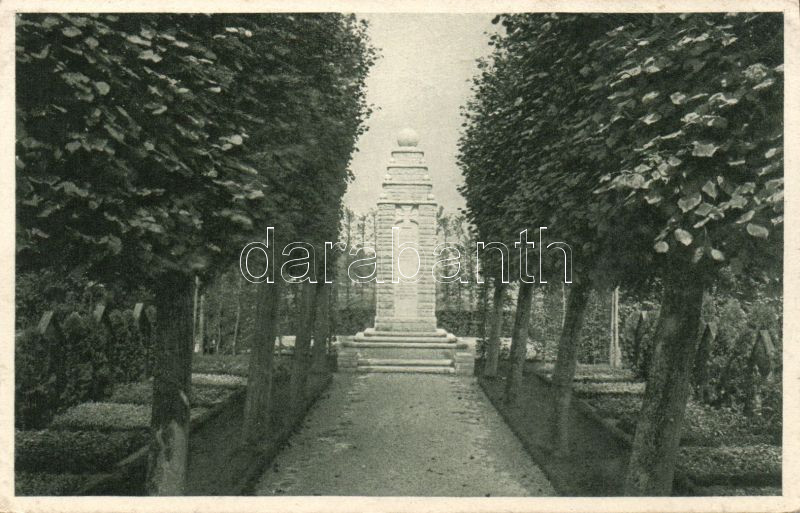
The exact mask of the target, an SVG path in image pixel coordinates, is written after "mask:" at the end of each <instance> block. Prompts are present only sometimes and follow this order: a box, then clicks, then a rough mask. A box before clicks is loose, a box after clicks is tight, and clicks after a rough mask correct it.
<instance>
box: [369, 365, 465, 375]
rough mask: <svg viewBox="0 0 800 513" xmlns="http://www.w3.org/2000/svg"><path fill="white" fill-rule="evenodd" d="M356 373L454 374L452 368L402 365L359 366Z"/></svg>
mask: <svg viewBox="0 0 800 513" xmlns="http://www.w3.org/2000/svg"><path fill="white" fill-rule="evenodd" d="M356 371H357V372H364V373H369V372H401V373H409V374H412V373H419V374H455V373H456V369H455V368H454V367H409V366H404V365H376V366H369V365H359V366H358V367H356Z"/></svg>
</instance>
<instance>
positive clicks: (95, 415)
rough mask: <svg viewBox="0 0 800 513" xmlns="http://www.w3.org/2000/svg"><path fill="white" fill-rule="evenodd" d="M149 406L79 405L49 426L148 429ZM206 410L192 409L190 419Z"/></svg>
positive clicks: (54, 427)
mask: <svg viewBox="0 0 800 513" xmlns="http://www.w3.org/2000/svg"><path fill="white" fill-rule="evenodd" d="M150 411H151V409H150V405H146V404H124V403H122V404H121V403H107V402H98V403H81V404H78V405H75V406H73V407H71V408H69V409H68V410H67V411H65V412H64V413H61V414H59V415H56V417H55V418H54V419H53V422H52V424H51V425H50V427H51V428H53V429H68V430H85V429H94V430H98V431H104V430H110V431H115V430H128V429H149V427H150ZM205 411H206V408H192V409H191V412H190V414H191V418H192V419H195V418H197V417H199V416H200V415H202V414H203V413H205Z"/></svg>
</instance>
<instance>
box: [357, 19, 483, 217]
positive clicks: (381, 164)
mask: <svg viewBox="0 0 800 513" xmlns="http://www.w3.org/2000/svg"><path fill="white" fill-rule="evenodd" d="M359 17H361V18H364V19H366V20H367V21H368V22H369V26H370V28H369V33H370V38H371V41H372V44H373V45H374V46H375V47H376V48H378V49H379V53H380V55H381V57H380V58H379V59H378V61H377V62H376V63H375V65H374V66H373V68H372V70H371V71H370V75H369V77H367V102H368V103H370V104H372V105H373V109H374V112H373V114H372V116H370V118H369V119H368V120H367V126H368V127H369V129H368V130H367V132H366V133H365V134H364V135H362V136H361V138H360V139H359V141H358V143H357V148H358V151H357V152H356V153H355V155H354V156H353V160H352V162H351V165H350V167H351V169H352V171H353V173H354V175H355V180H354V181H352V182H351V183H350V185H349V188H348V191H347V194H346V196H345V203H346V205H347V206H348V207H349V208H351V209H352V210H353V211H355V212H356V213H365V212H367V211H368V210H369V209H371V208H374V207H375V202H376V201H377V200H378V195H379V194H380V189H381V182H382V180H383V176H384V175H385V174H386V164H387V162H388V160H389V152H390V151H391V149H392V148H393V147H394V146H395V145H396V140H397V137H396V134H397V132H398V131H399V130H400V129H402V128H404V127H410V128H413V129H414V130H415V131H416V132H417V133H418V134H419V138H420V143H419V148H421V149H422V150H424V151H425V159H426V161H427V163H428V171H429V174H430V176H431V179H432V181H433V193H434V195H435V197H436V199H437V201H438V202H439V204H440V205H442V206H443V207H444V208H445V211H449V212H455V211H456V209H457V208H459V207H463V206H464V199H463V198H462V197H461V195H460V194H459V192H458V191H457V190H456V187H457V186H458V185H459V184H461V183H462V181H463V180H462V177H461V172H460V170H459V169H458V166H457V165H456V151H457V147H456V144H457V142H458V137H459V134H460V132H461V123H462V122H463V121H462V118H461V115H460V107H461V106H462V105H464V104H465V103H466V102H467V100H468V98H469V97H470V82H471V79H472V77H473V76H474V75H475V74H476V73H477V67H476V59H477V58H478V57H481V56H485V55H489V53H490V51H491V47H490V46H489V45H488V41H489V36H488V35H487V33H492V32H494V30H495V26H494V25H492V24H491V19H492V17H493V15H492V14H489V13H480V14H411V13H403V14H390V13H371V14H362V15H359Z"/></svg>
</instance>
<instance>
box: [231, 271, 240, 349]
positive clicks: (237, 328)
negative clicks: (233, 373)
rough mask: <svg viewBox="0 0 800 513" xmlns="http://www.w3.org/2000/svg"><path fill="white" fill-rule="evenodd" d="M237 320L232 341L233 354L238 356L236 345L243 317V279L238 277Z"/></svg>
mask: <svg viewBox="0 0 800 513" xmlns="http://www.w3.org/2000/svg"><path fill="white" fill-rule="evenodd" d="M236 278H237V279H236V320H235V321H234V323H233V340H231V353H232V354H234V355H235V354H236V343H237V342H238V341H239V322H240V320H241V317H242V277H241V276H239V275H237V276H236Z"/></svg>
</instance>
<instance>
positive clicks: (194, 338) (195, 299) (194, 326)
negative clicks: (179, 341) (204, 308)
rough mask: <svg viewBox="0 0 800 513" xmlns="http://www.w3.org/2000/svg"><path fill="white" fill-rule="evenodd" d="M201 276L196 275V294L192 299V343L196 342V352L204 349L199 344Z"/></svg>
mask: <svg viewBox="0 0 800 513" xmlns="http://www.w3.org/2000/svg"><path fill="white" fill-rule="evenodd" d="M199 297H200V277H199V276H195V277H194V296H193V301H192V343H193V344H194V352H195V353H199V352H200V351H202V350H203V348H202V347H198V345H197V307H198V305H199V304H200V302H199Z"/></svg>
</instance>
